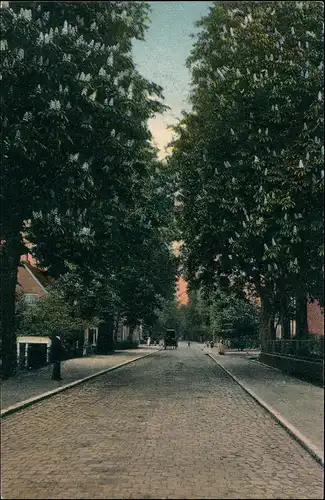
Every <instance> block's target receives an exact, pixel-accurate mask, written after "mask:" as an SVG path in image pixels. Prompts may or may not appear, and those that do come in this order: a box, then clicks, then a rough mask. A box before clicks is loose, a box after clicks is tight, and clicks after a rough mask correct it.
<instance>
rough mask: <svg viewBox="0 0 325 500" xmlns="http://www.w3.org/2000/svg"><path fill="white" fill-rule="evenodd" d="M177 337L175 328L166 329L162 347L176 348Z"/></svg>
mask: <svg viewBox="0 0 325 500" xmlns="http://www.w3.org/2000/svg"><path fill="white" fill-rule="evenodd" d="M177 345H178V344H177V337H176V332H175V330H167V331H166V333H165V336H164V349H167V347H171V348H172V349H177Z"/></svg>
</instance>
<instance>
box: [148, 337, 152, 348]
mask: <svg viewBox="0 0 325 500" xmlns="http://www.w3.org/2000/svg"><path fill="white" fill-rule="evenodd" d="M150 344H151V338H150V337H148V340H147V345H148V347H150Z"/></svg>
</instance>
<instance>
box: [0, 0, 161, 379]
mask: <svg viewBox="0 0 325 500" xmlns="http://www.w3.org/2000/svg"><path fill="white" fill-rule="evenodd" d="M147 16H148V6H147V5H146V4H145V3H143V2H92V3H90V2H81V3H76V2H52V3H39V2H24V3H19V2H15V3H13V4H10V7H5V8H2V9H1V10H0V29H1V55H2V70H1V79H2V92H1V106H0V109H1V121H2V127H1V132H0V133H1V143H2V145H3V147H2V151H1V186H2V191H1V215H2V217H1V244H2V245H1V297H2V301H1V326H2V345H3V357H4V359H3V370H4V372H5V374H7V375H8V374H10V373H12V372H13V370H14V366H15V352H16V348H15V336H14V302H15V294H14V292H15V286H16V276H17V268H18V264H19V259H20V255H21V254H22V253H24V252H25V251H26V250H25V249H24V248H23V245H22V233H25V234H27V237H28V239H29V240H30V241H32V242H33V243H35V245H36V247H35V255H36V256H37V258H38V259H39V261H40V262H41V263H42V264H43V265H44V266H46V267H48V268H49V269H50V270H51V271H52V272H53V273H54V274H56V275H57V276H58V275H60V274H62V272H66V271H67V270H68V269H69V266H71V264H73V265H74V266H77V268H78V275H80V276H82V278H85V283H86V285H87V284H88V283H89V282H90V281H92V280H93V279H94V277H93V275H92V274H93V273H95V275H96V277H95V279H97V278H98V274H99V275H100V276H101V278H100V279H101V281H103V280H104V279H105V278H106V279H111V278H112V279H113V280H114V275H115V274H117V273H116V268H117V269H118V270H119V269H121V268H122V267H123V260H124V259H125V258H126V253H125V251H124V250H125V248H124V246H123V242H124V239H125V234H126V233H127V232H128V231H129V230H130V226H129V224H130V217H129V216H128V214H130V213H132V212H133V211H134V208H135V201H136V200H137V198H138V197H141V196H142V186H143V185H144V184H145V183H146V180H147V179H148V178H149V177H150V175H152V173H153V172H152V170H151V168H152V161H151V160H150V161H148V160H149V157H150V158H151V157H152V153H151V152H150V153H148V151H149V150H150V144H149V142H150V133H149V131H148V126H147V120H148V118H150V117H151V116H153V114H154V113H156V112H157V111H162V109H163V108H162V106H161V104H160V101H159V99H160V96H161V89H160V88H159V87H158V86H156V85H154V84H153V83H151V82H148V81H146V80H145V79H144V78H142V77H141V75H140V74H139V73H138V72H137V71H136V69H135V67H134V64H133V61H132V56H131V48H132V39H133V38H138V39H142V38H143V36H144V31H145V21H146V19H147Z"/></svg>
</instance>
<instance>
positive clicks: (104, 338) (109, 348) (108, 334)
mask: <svg viewBox="0 0 325 500" xmlns="http://www.w3.org/2000/svg"><path fill="white" fill-rule="evenodd" d="M104 319H105V323H101V324H100V325H99V329H98V340H97V352H98V353H99V354H110V353H112V352H113V351H114V338H113V335H114V319H113V316H112V315H110V314H106V315H105V318H104Z"/></svg>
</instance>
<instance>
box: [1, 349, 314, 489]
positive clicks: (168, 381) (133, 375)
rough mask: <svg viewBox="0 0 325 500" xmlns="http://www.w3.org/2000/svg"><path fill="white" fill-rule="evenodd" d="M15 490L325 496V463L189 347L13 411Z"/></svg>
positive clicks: (6, 434)
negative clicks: (324, 491)
mask: <svg viewBox="0 0 325 500" xmlns="http://www.w3.org/2000/svg"><path fill="white" fill-rule="evenodd" d="M2 494H3V496H4V498H6V499H10V498H17V499H21V498H34V499H38V498H47V499H52V498H53V499H54V498H67V499H70V498H79V499H82V498H93V499H95V498H112V499H114V498H123V499H124V498H130V499H132V498H139V499H140V498H146V499H150V498H165V499H166V498H188V499H195V498H197V499H199V498H200V499H207V498H213V499H230V498H247V499H252V498H274V499H287V498H301V499H308V498H315V499H317V498H322V497H323V468H322V467H321V466H320V465H319V464H318V463H317V462H315V461H314V460H313V459H312V457H311V456H310V455H309V454H308V453H307V452H306V451H305V450H304V449H303V448H302V447H301V446H300V445H299V444H298V443H296V442H295V441H294V440H292V439H291V438H290V437H289V436H288V435H287V433H286V432H285V431H284V430H283V429H282V427H280V426H279V425H278V424H277V423H276V422H274V421H273V420H272V419H271V418H270V417H269V416H268V415H267V414H266V412H265V411H264V410H263V409H261V408H260V407H259V406H258V405H257V404H256V403H255V402H254V401H253V400H252V399H251V398H250V397H249V396H248V395H247V394H246V393H245V392H244V391H243V390H242V389H241V388H240V387H239V386H238V384H236V383H235V382H233V381H232V380H231V378H230V377H228V375H226V374H225V373H224V372H223V371H222V370H221V369H220V368H219V367H218V366H217V364H216V363H215V362H214V361H213V360H211V359H210V358H209V357H208V356H204V354H203V353H202V352H201V351H199V350H197V349H195V348H187V347H185V346H182V345H181V346H180V347H179V349H177V350H167V351H162V352H160V353H158V354H156V355H155V356H149V357H146V358H143V359H141V360H139V361H137V363H135V364H130V365H127V366H125V367H123V368H121V369H119V370H117V371H113V372H111V373H108V374H106V375H103V376H101V377H99V378H97V379H94V380H92V381H89V382H86V383H85V384H82V385H80V386H78V387H76V388H73V389H71V390H70V391H67V392H64V393H61V394H58V395H56V396H54V397H52V398H50V399H48V400H46V401H43V402H42V403H38V404H36V405H35V406H33V407H30V408H28V409H24V410H22V411H21V412H19V413H16V414H13V415H10V416H8V417H6V418H5V419H3V421H2Z"/></svg>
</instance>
